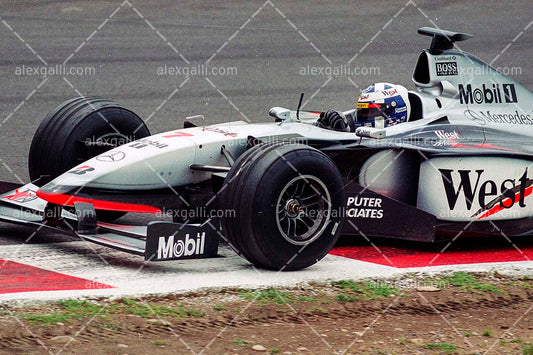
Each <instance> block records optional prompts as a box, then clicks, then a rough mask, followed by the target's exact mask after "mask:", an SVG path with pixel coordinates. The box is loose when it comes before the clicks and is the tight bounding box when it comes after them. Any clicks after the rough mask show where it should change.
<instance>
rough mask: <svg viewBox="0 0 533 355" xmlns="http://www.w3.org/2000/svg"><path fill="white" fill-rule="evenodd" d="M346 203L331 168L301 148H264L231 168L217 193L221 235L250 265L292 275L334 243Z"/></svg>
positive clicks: (338, 178)
mask: <svg viewBox="0 0 533 355" xmlns="http://www.w3.org/2000/svg"><path fill="white" fill-rule="evenodd" d="M344 202H345V194H344V185H343V180H342V177H341V174H340V173H339V171H338V170H337V168H336V166H335V164H334V163H333V162H332V161H331V159H329V158H328V157H327V156H326V155H325V154H323V153H322V152H320V151H318V150H316V149H314V148H311V147H308V146H305V145H301V144H284V143H275V144H263V145H259V146H256V147H254V148H252V149H250V150H249V151H247V152H245V153H244V154H243V155H242V156H241V157H239V159H238V160H237V161H236V162H235V164H234V165H233V167H232V169H231V170H230V172H229V173H228V175H227V177H226V181H225V184H224V186H223V188H222V191H221V197H220V207H221V208H222V209H223V211H224V212H225V214H226V215H230V214H229V212H234V214H233V216H232V217H225V218H222V220H221V224H222V231H223V233H224V234H225V235H226V237H227V238H228V240H229V242H230V244H231V245H232V246H233V247H234V248H236V249H237V250H238V251H239V252H240V253H241V254H242V256H243V257H244V258H246V259H247V260H248V261H250V262H251V263H253V264H255V265H258V266H261V267H265V268H270V269H276V270H297V269H302V268H305V267H308V266H310V265H313V264H314V263H316V262H317V261H319V260H320V259H322V258H323V257H324V256H325V255H326V254H327V253H328V252H329V251H330V250H331V248H332V247H333V245H334V244H335V242H336V241H337V238H338V235H339V232H340V223H341V221H342V207H343V205H344Z"/></svg>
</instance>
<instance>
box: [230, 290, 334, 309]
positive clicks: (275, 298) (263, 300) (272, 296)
mask: <svg viewBox="0 0 533 355" xmlns="http://www.w3.org/2000/svg"><path fill="white" fill-rule="evenodd" d="M239 293H240V294H241V297H242V298H244V299H246V300H255V301H257V303H258V304H259V305H265V304H268V303H277V304H279V305H286V304H289V303H295V302H321V303H330V302H331V301H330V300H325V299H318V298H311V297H308V296H299V297H296V296H294V295H293V294H291V293H290V292H287V291H280V290H278V289H277V288H275V287H270V288H267V289H264V290H258V291H252V292H251V291H246V290H240V291H239Z"/></svg>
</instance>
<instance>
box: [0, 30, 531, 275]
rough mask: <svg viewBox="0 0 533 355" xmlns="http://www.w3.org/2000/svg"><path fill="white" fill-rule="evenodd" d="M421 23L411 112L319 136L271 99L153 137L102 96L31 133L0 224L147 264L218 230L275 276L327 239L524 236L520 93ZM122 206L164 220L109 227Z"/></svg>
mask: <svg viewBox="0 0 533 355" xmlns="http://www.w3.org/2000/svg"><path fill="white" fill-rule="evenodd" d="M418 32H419V33H420V34H423V35H428V36H431V37H432V38H433V39H432V43H431V46H430V48H429V49H427V50H424V51H422V53H421V54H420V56H419V58H418V62H417V64H416V67H415V71H414V74H413V81H414V83H415V85H416V91H414V92H409V94H408V100H409V104H410V108H411V110H410V111H411V112H410V115H409V118H408V120H407V122H405V123H402V124H398V125H394V126H390V127H386V128H379V127H365V126H360V127H358V128H357V129H355V131H354V132H344V131H343V132H340V131H335V130H328V129H324V128H322V127H319V126H317V125H316V122H317V121H318V119H319V115H320V112H313V111H303V110H300V109H299V108H298V110H297V111H291V110H288V109H284V108H280V107H276V108H273V109H271V110H270V112H269V113H270V115H271V116H273V117H275V122H272V123H260V124H247V123H245V122H240V121H238V122H230V123H224V124H216V125H211V126H204V125H203V124H202V125H199V126H196V125H195V124H194V123H192V121H186V122H185V127H184V129H179V130H175V131H170V132H165V133H160V134H156V135H150V133H149V131H148V128H147V127H146V126H145V124H144V123H143V121H142V120H141V119H140V118H139V117H138V116H136V115H135V114H134V113H133V112H131V111H129V110H127V109H125V108H123V107H121V106H119V105H118V104H116V103H114V102H111V101H108V100H103V99H99V98H77V99H73V100H70V101H67V102H65V103H63V104H62V105H60V106H58V107H57V108H55V109H54V110H53V111H52V112H51V113H50V114H48V115H47V116H46V117H45V119H44V120H43V122H42V123H41V125H40V126H39V128H38V130H37V132H36V133H35V136H34V138H33V141H32V145H31V149H30V155H29V170H30V177H31V179H32V180H33V181H34V182H33V183H31V184H27V185H24V186H12V185H9V184H4V187H5V189H4V191H6V190H7V189H10V191H8V192H5V193H3V194H2V195H1V197H0V203H1V204H0V219H1V220H3V221H7V222H13V223H19V224H24V225H31V226H35V227H38V228H52V229H54V230H61V231H66V232H70V233H73V234H75V235H77V236H79V237H80V238H82V239H84V240H87V241H91V242H95V243H99V244H103V245H106V246H110V247H113V248H117V249H120V250H123V251H126V252H130V253H136V254H140V255H144V256H145V258H146V259H147V260H169V259H187V258H200V257H213V256H216V254H217V248H218V241H219V238H222V239H224V240H226V241H227V242H228V243H229V244H230V245H231V247H232V248H233V249H235V251H237V252H238V253H239V254H240V255H242V256H243V257H244V258H246V259H247V260H248V261H250V262H251V263H253V264H255V265H258V266H261V267H266V268H273V269H278V270H280V269H281V270H294V269H301V268H305V267H307V266H310V265H312V264H314V263H315V262H317V261H318V260H320V259H321V258H323V257H324V256H325V255H326V254H327V253H328V252H329V250H330V249H331V248H332V246H333V245H334V244H335V242H336V240H337V237H338V236H339V234H353V235H365V236H366V235H368V236H381V237H391V238H403V239H409V240H417V241H433V240H435V238H437V237H439V238H440V237H448V238H449V237H454V236H455V235H458V234H459V233H460V234H461V235H474V236H475V235H490V234H495V233H498V234H499V233H504V234H505V235H507V236H517V235H524V234H528V233H531V232H532V230H533V219H532V218H531V216H533V201H532V200H530V197H529V196H530V195H531V193H532V192H533V186H532V185H533V177H532V178H530V176H531V174H532V172H531V171H532V170H533V169H529V168H530V166H531V165H533V148H532V147H531V143H532V142H533V140H532V138H531V137H532V136H533V128H531V127H532V126H533V111H532V110H533V96H532V94H531V93H530V92H529V91H528V90H527V89H525V88H523V87H522V86H520V85H519V84H518V83H516V82H515V81H513V80H512V79H510V78H508V77H506V76H504V75H501V74H500V73H499V72H497V71H496V70H494V69H492V68H491V67H490V66H488V65H487V64H485V63H483V62H482V61H480V60H479V59H477V58H476V57H474V56H472V55H470V54H468V53H465V52H463V51H459V50H457V49H455V48H454V42H457V41H463V40H465V39H468V38H470V37H472V36H470V35H467V34H463V33H455V32H450V31H443V30H438V29H433V28H420V29H419V31H418ZM300 102H301V100H300ZM355 112H356V110H352V111H348V112H345V113H344V115H345V116H346V117H351V119H353V120H357V117H356V113H355ZM127 212H136V213H152V214H154V218H155V217H161V216H172V217H173V221H172V222H170V221H169V220H161V219H159V220H158V221H154V222H151V223H149V224H148V226H131V225H117V224H112V223H110V221H112V220H114V219H116V218H118V217H120V216H122V215H123V214H125V213H127Z"/></svg>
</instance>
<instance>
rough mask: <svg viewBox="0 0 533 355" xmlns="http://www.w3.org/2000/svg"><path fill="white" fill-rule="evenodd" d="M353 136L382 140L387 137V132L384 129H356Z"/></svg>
mask: <svg viewBox="0 0 533 355" xmlns="http://www.w3.org/2000/svg"><path fill="white" fill-rule="evenodd" d="M355 135H356V136H358V137H366V138H374V139H383V138H385V137H386V136H387V132H386V131H385V130H384V129H380V128H375V127H357V128H356V129H355Z"/></svg>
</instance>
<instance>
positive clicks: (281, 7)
mask: <svg viewBox="0 0 533 355" xmlns="http://www.w3.org/2000/svg"><path fill="white" fill-rule="evenodd" d="M0 17H1V18H0V51H1V53H2V56H1V57H0V137H1V139H0V180H6V181H13V182H17V181H18V182H21V183H22V182H28V179H29V177H28V172H27V156H28V151H29V146H30V143H31V139H32V136H33V133H34V132H35V130H36V129H37V127H38V125H39V123H40V120H41V119H42V118H43V117H44V115H45V114H46V113H47V112H48V111H50V110H51V109H52V108H54V107H55V106H57V105H58V104H60V103H61V102H62V101H64V100H66V99H68V98H72V97H76V96H79V95H80V94H83V95H86V96H87V95H98V96H101V97H105V98H110V99H113V100H116V101H118V102H119V103H121V104H122V105H124V106H126V107H128V108H130V109H132V110H133V111H135V112H136V113H137V114H139V115H140V116H141V117H143V118H144V119H145V120H146V121H147V125H148V127H149V128H150V130H151V131H152V132H153V133H156V132H163V131H166V130H171V129H175V128H179V127H181V126H182V124H183V121H184V118H185V117H187V116H191V115H198V114H202V115H204V116H205V117H206V120H207V122H208V123H218V122H224V121H229V120H249V121H251V122H264V121H269V120H270V118H269V117H268V116H267V111H268V109H269V108H270V107H272V106H284V107H289V108H295V107H296V105H297V101H298V96H299V94H300V93H301V92H305V94H306V96H305V100H304V102H305V108H308V109H319V110H322V109H327V108H338V109H342V110H347V109H349V108H351V107H353V105H354V101H355V97H356V96H358V94H359V92H360V90H361V89H363V88H364V87H366V86H367V85H369V84H370V83H373V82H380V81H387V82H392V83H401V84H404V85H405V86H406V87H408V88H409V89H413V88H414V85H413V84H412V82H411V74H412V70H413V67H414V63H415V61H416V58H417V56H418V53H419V52H420V50H421V49H422V48H425V47H427V46H428V45H429V40H430V39H429V37H422V36H419V35H417V34H416V29H417V28H418V27H421V26H431V27H437V26H438V27H440V28H443V29H449V30H457V31H462V32H467V33H471V34H474V35H475V38H474V39H471V40H468V41H466V42H462V43H460V44H459V46H460V48H462V49H464V50H467V51H469V52H472V53H474V54H476V55H477V56H479V57H480V58H481V59H482V60H484V61H486V62H489V63H491V64H492V65H493V66H495V67H500V68H501V69H502V70H503V71H504V72H505V71H507V72H509V73H510V76H511V77H513V78H514V79H516V80H517V81H518V82H519V83H521V84H523V85H525V86H526V87H528V88H530V89H531V88H533V61H532V60H531V57H532V54H533V49H532V43H533V26H532V21H533V8H532V7H531V3H530V1H527V0H523V1H513V2H512V3H506V2H503V3H502V2H499V1H489V2H486V1H481V0H478V1H471V2H468V3H466V2H448V1H439V2H435V1H409V2H403V1H400V2H397V1H380V2H375V3H374V2H352V1H344V2H337V1H334V2H328V3H325V2H319V1H314V2H298V1H283V2H282V1H267V2H263V1H259V2H256V1H246V2H244V1H243V2H236V1H228V2H198V1H180V2H174V1H166V0H165V1H159V2H157V3H156V4H152V3H149V4H148V3H145V2H140V1H133V0H130V1H124V2H121V1H109V2H92V1H73V2H68V1H45V2H30V1H4V2H2V3H1V4H0ZM206 63H207V64H206ZM61 65H64V68H66V70H70V68H77V70H80V71H82V72H84V73H83V74H82V75H79V74H74V75H63V74H64V72H60V73H51V72H50V71H55V70H57V68H60V69H61V67H58V66H61ZM45 68H46V69H45ZM168 68H175V69H176V68H177V69H178V70H175V69H172V70H174V72H173V73H171V72H169V69H168ZM205 68H210V69H212V71H211V72H209V73H207V75H206V72H205ZM312 68H316V69H314V70H315V75H313V74H312V73H310V71H311V70H313V69H312ZM348 68H349V69H350V70H352V71H353V72H354V73H351V74H350V75H349V74H347V73H346V70H347V69H348ZM198 69H200V70H198ZM44 70H47V71H48V75H41V74H42V71H44ZM195 71H200V73H197V72H195ZM215 71H217V73H216V74H218V75H215ZM330 71H331V72H330ZM335 71H340V73H335ZM35 72H37V74H36V73H35ZM186 73H188V74H189V75H186ZM328 73H330V74H333V75H327V74H328ZM352 74H353V75H352ZM25 241H27V242H28V244H27V245H26V246H25V247H26V248H27V249H24V248H20V244H21V243H22V242H25ZM44 243H47V244H44ZM0 245H2V248H1V249H0V259H3V260H12V261H17V260H19V261H21V260H22V261H25V262H28V260H33V261H34V262H33V263H31V262H30V264H32V265H33V266H40V265H43V264H45V263H48V262H50V263H51V265H53V266H54V267H55V269H56V271H59V272H65V273H71V274H72V273H74V274H76V272H74V270H76V269H77V268H78V272H77V274H76V276H79V277H84V278H88V279H91V280H95V275H97V272H96V270H101V271H102V270H103V271H102V272H103V274H104V275H105V274H106V273H107V275H110V274H113V273H112V272H110V271H109V269H107V267H108V265H106V263H108V264H111V265H113V266H116V267H117V268H119V269H120V270H124V269H126V273H125V274H121V276H120V277H119V278H118V280H119V281H117V283H118V284H120V285H122V286H124V285H125V284H123V283H121V282H126V283H127V282H129V280H131V277H133V276H138V277H139V278H140V279H142V280H150V282H152V283H153V284H154V285H155V284H161V285H163V284H165V282H166V284H167V285H168V282H169V280H170V279H166V278H165V277H167V275H169V274H172V273H175V272H176V271H178V272H188V271H195V273H193V274H192V275H189V276H188V277H187V278H185V279H183V280H181V281H180V282H184V283H187V282H189V283H190V284H191V285H194V287H202V286H221V285H219V284H217V282H215V281H213V282H209V281H206V279H205V278H203V277H202V270H205V268H214V269H215V270H219V271H221V272H222V271H223V270H225V268H227V269H226V270H240V271H238V272H237V273H236V274H232V276H231V277H229V278H228V279H229V280H233V281H232V282H234V283H235V284H247V282H248V281H250V283H251V280H253V279H257V278H258V277H257V274H256V272H257V271H254V270H253V269H251V268H250V267H249V266H248V265H247V264H246V263H245V262H244V261H241V260H240V259H239V258H238V257H237V256H232V254H231V252H230V251H227V250H226V251H224V250H223V254H225V255H227V258H221V259H220V261H217V262H216V263H213V264H211V262H212V261H209V262H208V261H193V262H190V261H189V262H187V263H190V264H186V263H185V262H176V263H174V264H172V263H170V264H169V263H166V264H164V265H165V266H157V265H163V264H157V265H153V264H151V265H149V266H144V267H143V270H144V271H146V270H148V272H147V273H146V274H143V275H141V276H139V275H138V273H137V274H136V270H138V269H139V268H140V267H141V266H142V265H143V264H142V261H140V259H139V258H135V257H130V256H127V255H125V254H123V253H119V252H115V251H110V250H108V249H105V248H100V247H94V249H93V248H91V247H87V246H84V245H82V244H81V242H79V241H76V240H73V239H72V238H68V237H64V236H58V235H54V234H51V233H38V234H34V233H33V231H31V230H29V229H26V228H21V227H16V226H11V225H7V224H1V225H0ZM65 254H68V257H67V258H66V259H61V257H62V256H64V255H65ZM35 255H37V256H35ZM87 255H90V256H87ZM106 257H107V259H106ZM32 258H33V259H32ZM107 260H111V261H112V262H109V261H107ZM89 261H90V262H91V263H89ZM333 261H335V262H339V263H340V264H339V265H337V266H338V268H337V266H336V267H335V268H331V269H329V271H328V266H329V265H332V264H333ZM86 263H88V264H86ZM228 263H229V264H228ZM354 263H355V264H354ZM361 263H362V262H358V261H353V260H350V261H348V260H347V259H344V258H341V257H338V256H328V258H327V259H326V261H325V262H323V263H320V264H319V265H317V266H316V267H313V268H311V271H309V272H307V271H306V272H301V273H297V274H296V273H289V274H287V275H286V276H280V275H278V274H275V273H273V274H269V275H270V276H268V277H266V278H271V279H272V280H274V281H275V280H280V281H279V282H281V283H291V282H298V281H300V280H307V279H309V280H310V279H313V278H315V277H316V276H313V275H312V272H316V271H319V272H323V274H321V275H320V277H321V278H328V277H333V276H334V275H337V277H351V276H352V277H353V276H358V275H359V277H363V276H365V275H368V276H391V275H393V274H395V273H396V272H397V269H390V268H388V267H385V266H375V267H372V268H370V269H371V270H372V271H370V269H368V272H367V269H366V266H368V265H367V264H366V263H362V264H361ZM525 263H526V266H525V267H526V269H527V268H528V266H530V263H528V262H525ZM519 264H520V265H522V266H523V264H524V262H521V263H519ZM80 265H81V266H80ZM169 265H170V266H169ZM188 265H191V266H188ZM229 265H231V267H230V266H229ZM235 265H237V266H235ZM82 266H85V267H86V268H85V269H84V268H83V267H82ZM234 266H235V267H234ZM522 266H520V267H522ZM49 267H50V268H52V266H49ZM232 268H233V269H232ZM354 268H355V269H356V270H354ZM91 270H92V271H91ZM153 270H163V271H162V272H163V274H164V275H165V276H164V277H163V276H162V277H160V279H159V281H157V277H155V276H154V275H156V274H152V273H151V272H152V271H153ZM243 270H244V271H243ZM339 270H344V272H343V273H341V272H340V271H339ZM347 270H349V271H350V272H348V271H347ZM391 270H392V271H391ZM154 272H155V271H154ZM524 272H525V271H524ZM132 275H133V276H132ZM215 275H216V276H215V278H217V279H218V280H220V279H221V277H222V278H223V277H224V275H226V276H227V274H224V273H222V274H220V273H219V274H216V273H215ZM296 275H298V277H296ZM300 275H302V276H300ZM306 275H307V276H306ZM158 277H159V276H158ZM100 280H101V281H102V282H108V281H109V280H108V279H107V278H106V277H101V276H96V281H97V282H99V281H100ZM120 280H122V281H120ZM247 280H248V281H247ZM274 281H273V282H274ZM251 284H252V283H251ZM113 286H117V285H116V284H115V285H113ZM124 287H126V286H124ZM143 287H145V288H144V289H143V292H145V291H147V290H149V287H148V286H146V285H144V286H143ZM154 287H155V286H154ZM178 289H180V287H178V286H176V287H174V288H173V290H178ZM167 290H170V288H167Z"/></svg>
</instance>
